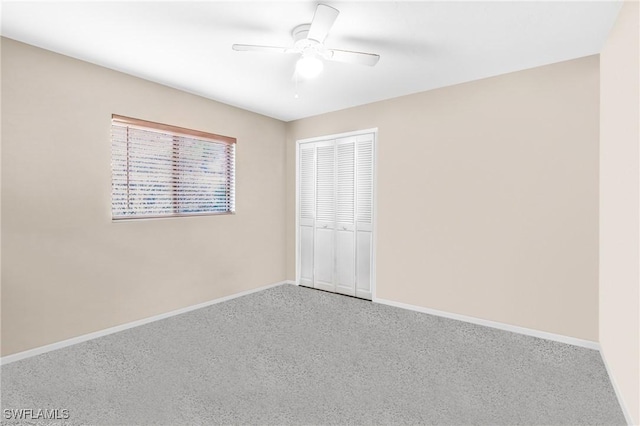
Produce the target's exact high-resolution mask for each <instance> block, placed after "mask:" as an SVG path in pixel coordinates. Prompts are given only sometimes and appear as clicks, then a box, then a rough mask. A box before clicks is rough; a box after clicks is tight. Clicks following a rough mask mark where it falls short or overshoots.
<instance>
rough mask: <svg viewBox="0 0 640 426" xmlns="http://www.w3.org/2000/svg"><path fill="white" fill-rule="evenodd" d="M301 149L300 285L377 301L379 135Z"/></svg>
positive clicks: (301, 143)
mask: <svg viewBox="0 0 640 426" xmlns="http://www.w3.org/2000/svg"><path fill="white" fill-rule="evenodd" d="M297 147H298V150H297V156H298V157H297V165H298V167H297V180H296V183H297V228H298V229H297V282H298V284H300V285H303V286H307V287H313V288H318V289H321V290H326V291H331V292H336V293H342V294H347V295H350V296H355V297H360V298H364V299H371V298H372V295H373V266H374V265H373V254H374V250H373V249H374V247H373V242H374V238H373V213H374V199H373V195H374V171H375V164H374V159H375V155H374V154H375V133H374V132H373V131H366V132H362V133H357V134H348V135H339V136H334V137H327V138H319V139H311V140H304V141H299V142H298V145H297Z"/></svg>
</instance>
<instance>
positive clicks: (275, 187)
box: [2, 39, 285, 355]
mask: <svg viewBox="0 0 640 426" xmlns="http://www.w3.org/2000/svg"><path fill="white" fill-rule="evenodd" d="M2 89H3V90H2V151H3V152H2V154H3V155H2V256H3V259H2V266H3V269H2V355H9V354H12V353H16V352H19V351H23V350H26V349H30V348H34V347H37V346H41V345H45V344H49V343H53V342H56V341H60V340H64V339H67V338H70V337H74V336H78V335H82V334H85V333H89V332H93V331H97V330H101V329H104V328H108V327H112V326H116V325H119V324H123V323H126V322H130V321H134V320H137V319H142V318H145V317H149V316H152V315H156V314H159V313H163V312H167V311H171V310H174V309H178V308H181V307H185V306H189V305H193V304H196V303H200V302H204V301H208V300H211V299H214V298H218V297H222V296H225V295H229V294H233V293H238V292H240V291H243V290H248V289H252V288H256V287H259V286H263V285H267V284H271V283H274V282H278V281H281V280H283V279H284V278H285V253H284V246H285V228H284V220H285V211H284V206H285V195H284V190H285V180H284V179H285V173H284V160H285V153H284V146H283V140H284V138H285V125H284V123H283V122H280V121H277V120H274V119H270V118H267V117H264V116H260V115H257V114H253V113H250V112H247V111H243V110H240V109H237V108H233V107H230V106H227V105H223V104H220V103H217V102H213V101H210V100H207V99H204V98H201V97H198V96H194V95H190V94H187V93H184V92H181V91H178V90H174V89H171V88H168V87H164V86H161V85H158V84H154V83H151V82H148V81H144V80H141V79H138V78H135V77H131V76H128V75H125V74H122V73H118V72H115V71H112V70H108V69H105V68H101V67H98V66H95V65H92V64H89V63H86V62H81V61H77V60H74V59H71V58H69V57H65V56H61V55H58V54H55V53H52V52H48V51H45V50H41V49H38V48H35V47H32V46H28V45H25V44H21V43H18V42H15V41H12V40H9V39H2ZM112 113H116V114H121V115H125V116H130V117H135V118H141V119H145V120H151V121H157V122H162V123H167V124H172V125H176V126H182V127H188V128H194V129H197V130H202V131H207V132H213V133H217V134H222V135H228V136H232V137H236V138H237V140H238V143H237V153H236V155H237V184H236V193H237V199H236V208H237V214H235V215H228V216H208V217H192V218H173V219H153V220H142V221H129V222H120V223H112V222H111V216H110V214H111V211H110V208H111V207H110V202H111V199H110V197H111V192H110V191H111V168H110V167H111V166H110V160H111V146H110V120H111V114H112ZM249 263H250V264H251V267H250V268H248V267H247V264H249Z"/></svg>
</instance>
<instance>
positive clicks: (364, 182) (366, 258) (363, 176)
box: [356, 134, 374, 299]
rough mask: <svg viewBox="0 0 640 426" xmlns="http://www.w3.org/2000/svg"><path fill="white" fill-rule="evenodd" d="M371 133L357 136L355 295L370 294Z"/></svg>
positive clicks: (371, 231)
mask: <svg viewBox="0 0 640 426" xmlns="http://www.w3.org/2000/svg"><path fill="white" fill-rule="evenodd" d="M373 150H374V144H373V134H366V135H360V136H357V138H356V296H357V297H361V298H364V299H371V297H372V274H373V269H372V268H373V201H374V200H373V173H374V163H373V159H374V152H373Z"/></svg>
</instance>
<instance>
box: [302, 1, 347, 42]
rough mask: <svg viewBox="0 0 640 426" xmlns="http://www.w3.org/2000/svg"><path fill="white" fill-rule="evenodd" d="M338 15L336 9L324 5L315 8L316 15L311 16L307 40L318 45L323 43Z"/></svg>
mask: <svg viewBox="0 0 640 426" xmlns="http://www.w3.org/2000/svg"><path fill="white" fill-rule="evenodd" d="M339 13H340V12H339V11H338V9H334V8H333V7H331V6H327V5H326V4H319V5H318V7H317V8H316V13H315V14H314V15H313V20H312V21H311V27H310V28H309V34H308V35H307V38H310V39H311V40H315V41H317V42H320V43H322V42H324V39H325V38H327V34H329V30H330V29H331V27H332V26H333V23H334V22H335V21H336V18H337V17H338V14H339Z"/></svg>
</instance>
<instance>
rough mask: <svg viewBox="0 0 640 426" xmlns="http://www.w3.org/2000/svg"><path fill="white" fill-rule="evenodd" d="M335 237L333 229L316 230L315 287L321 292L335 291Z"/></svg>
mask: <svg viewBox="0 0 640 426" xmlns="http://www.w3.org/2000/svg"><path fill="white" fill-rule="evenodd" d="M334 235H335V232H334V230H333V229H328V228H327V229H324V228H316V244H315V257H314V261H315V262H314V263H315V273H314V278H315V281H314V287H315V288H319V289H321V290H327V291H335V285H334V284H333V282H334V281H333V268H334V264H335V259H334V255H333V247H334Z"/></svg>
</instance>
